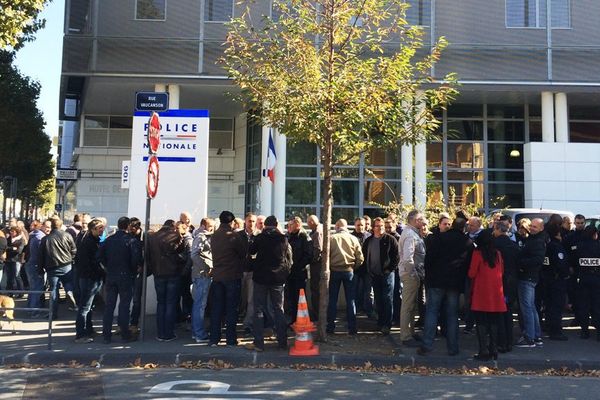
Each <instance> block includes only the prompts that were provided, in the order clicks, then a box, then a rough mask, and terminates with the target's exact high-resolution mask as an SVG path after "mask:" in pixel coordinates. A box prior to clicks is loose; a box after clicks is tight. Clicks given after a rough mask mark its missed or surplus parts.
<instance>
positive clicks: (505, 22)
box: [504, 0, 573, 30]
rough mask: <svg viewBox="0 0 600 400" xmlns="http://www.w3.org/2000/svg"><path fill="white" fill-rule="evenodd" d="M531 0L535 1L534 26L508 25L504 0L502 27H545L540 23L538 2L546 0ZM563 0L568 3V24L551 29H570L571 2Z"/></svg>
mask: <svg viewBox="0 0 600 400" xmlns="http://www.w3.org/2000/svg"><path fill="white" fill-rule="evenodd" d="M523 1H524V0H523ZM531 1H535V26H533V25H532V26H510V25H508V0H504V27H505V28H506V29H546V27H545V26H541V25H540V3H541V2H542V1H543V2H545V1H546V0H531ZM565 1H566V2H567V3H568V6H567V9H568V20H569V26H559V27H554V26H552V27H551V29H553V30H558V29H562V30H570V29H572V23H571V16H572V14H573V13H572V9H571V4H572V3H571V0H565ZM551 12H552V11H551Z"/></svg>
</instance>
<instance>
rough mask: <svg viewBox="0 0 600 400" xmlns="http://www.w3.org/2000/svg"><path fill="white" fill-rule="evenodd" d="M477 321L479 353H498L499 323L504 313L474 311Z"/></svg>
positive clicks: (492, 354) (493, 354)
mask: <svg viewBox="0 0 600 400" xmlns="http://www.w3.org/2000/svg"><path fill="white" fill-rule="evenodd" d="M473 314H474V316H475V322H476V323H477V340H478V342H479V355H491V356H495V355H497V354H498V324H499V320H500V318H502V314H503V313H499V312H482V311H473Z"/></svg>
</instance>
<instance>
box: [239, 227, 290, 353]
mask: <svg viewBox="0 0 600 400" xmlns="http://www.w3.org/2000/svg"><path fill="white" fill-rule="evenodd" d="M248 264H249V265H250V268H251V270H252V272H253V274H252V281H253V283H254V321H253V328H254V329H253V333H254V342H253V343H249V344H247V345H246V348H247V349H248V350H255V351H259V352H261V351H264V348H265V338H264V333H263V331H264V323H265V313H266V312H267V301H268V299H270V300H271V304H272V306H273V310H274V314H275V315H274V316H275V332H276V335H277V343H278V344H279V348H280V349H286V348H287V322H286V318H285V314H284V311H283V296H284V290H283V287H284V284H285V282H286V281H287V280H288V278H289V276H290V272H291V270H292V248H291V246H290V244H289V243H288V240H287V238H286V236H285V235H284V234H283V233H281V232H280V231H279V229H278V221H277V218H276V217H274V216H270V217H267V219H265V227H264V229H263V231H262V232H261V233H260V234H258V235H257V236H256V237H255V238H254V240H253V241H252V243H250V246H249V248H248Z"/></svg>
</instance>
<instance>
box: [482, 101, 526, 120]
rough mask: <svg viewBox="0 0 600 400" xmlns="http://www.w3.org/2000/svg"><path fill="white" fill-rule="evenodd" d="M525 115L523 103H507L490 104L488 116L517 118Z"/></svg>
mask: <svg viewBox="0 0 600 400" xmlns="http://www.w3.org/2000/svg"><path fill="white" fill-rule="evenodd" d="M524 115H525V110H524V107H523V105H522V104H516V105H512V104H509V105H506V104H488V106H487V116H488V119H489V118H504V119H508V118H517V119H522V118H523V116H524Z"/></svg>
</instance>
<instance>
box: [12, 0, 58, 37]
mask: <svg viewBox="0 0 600 400" xmlns="http://www.w3.org/2000/svg"><path fill="white" fill-rule="evenodd" d="M49 2H50V0H0V10H1V12H0V49H6V48H8V47H13V48H16V47H18V46H19V44H20V43H22V40H28V38H29V37H30V35H31V34H32V33H33V32H35V31H37V30H38V29H40V28H42V27H43V26H44V20H39V19H38V18H37V17H38V15H39V13H40V12H41V11H42V10H43V9H44V6H45V5H46V4H47V3H49Z"/></svg>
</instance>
